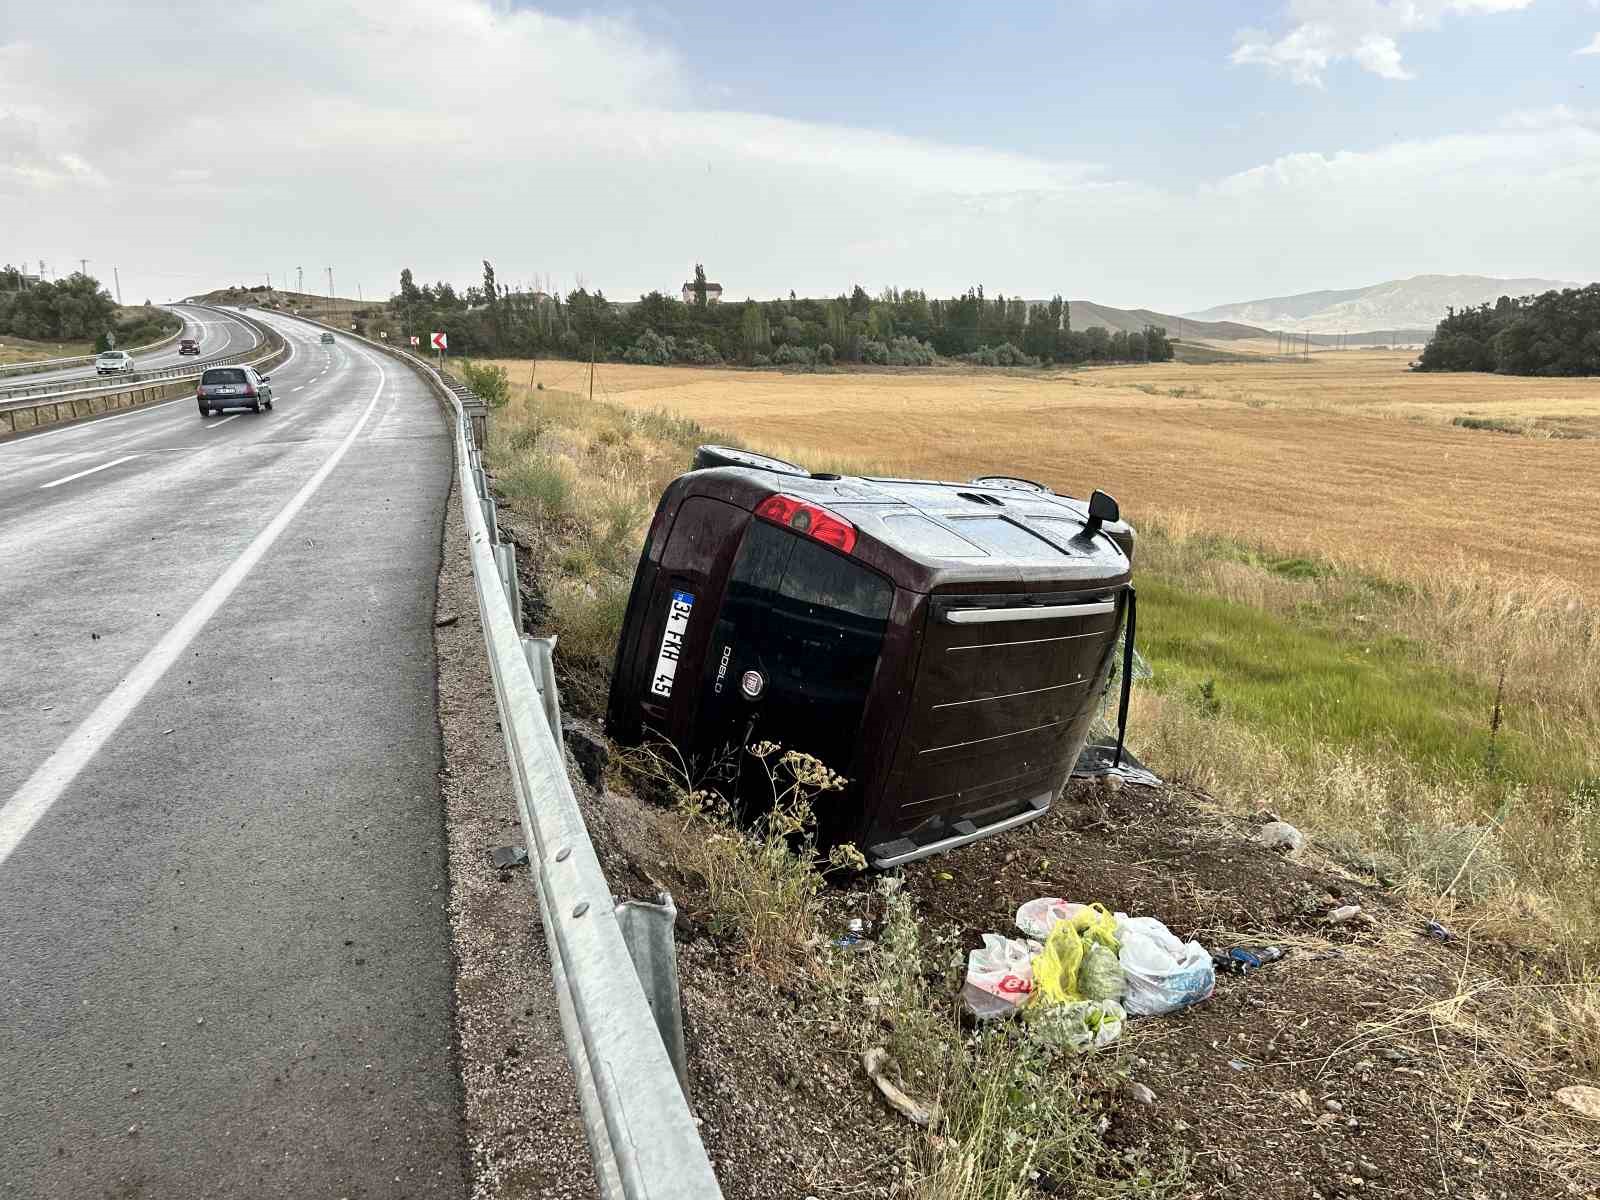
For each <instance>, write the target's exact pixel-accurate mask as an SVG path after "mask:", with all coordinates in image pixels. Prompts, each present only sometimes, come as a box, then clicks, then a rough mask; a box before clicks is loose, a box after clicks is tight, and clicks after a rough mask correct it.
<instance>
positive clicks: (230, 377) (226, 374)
mask: <svg viewBox="0 0 1600 1200" xmlns="http://www.w3.org/2000/svg"><path fill="white" fill-rule="evenodd" d="M200 382H201V383H245V382H246V380H245V376H244V372H243V371H241V370H240V369H239V368H238V367H213V368H211V370H209V371H207V372H206V373H205V374H204V375H202V376H200Z"/></svg>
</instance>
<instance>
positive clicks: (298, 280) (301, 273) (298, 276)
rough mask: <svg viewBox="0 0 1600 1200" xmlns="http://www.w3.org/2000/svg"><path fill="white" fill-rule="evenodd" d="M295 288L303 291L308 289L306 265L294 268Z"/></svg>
mask: <svg viewBox="0 0 1600 1200" xmlns="http://www.w3.org/2000/svg"><path fill="white" fill-rule="evenodd" d="M294 290H295V291H297V292H302V293H303V292H304V291H305V290H306V269H305V268H304V267H296V268H295V269H294Z"/></svg>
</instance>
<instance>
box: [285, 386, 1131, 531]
mask: <svg viewBox="0 0 1600 1200" xmlns="http://www.w3.org/2000/svg"><path fill="white" fill-rule="evenodd" d="M261 382H262V383H271V382H272V376H271V375H263V376H262V377H261ZM1095 494H1096V495H1099V493H1098V492H1096V493H1095ZM1116 506H1117V502H1116V501H1115V500H1113V501H1112V502H1111V507H1112V508H1115V507H1116ZM1111 519H1112V520H1113V521H1115V520H1116V518H1115V517H1112V518H1111Z"/></svg>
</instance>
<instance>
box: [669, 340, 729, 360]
mask: <svg viewBox="0 0 1600 1200" xmlns="http://www.w3.org/2000/svg"><path fill="white" fill-rule="evenodd" d="M672 360H673V361H674V362H680V363H692V364H694V365H696V366H716V365H718V364H719V363H721V362H722V355H721V354H719V353H717V348H716V347H715V346H713V345H712V344H711V343H710V342H703V341H701V340H700V339H699V338H684V339H683V341H681V342H679V343H677V345H676V347H675V348H674V349H673V352H672Z"/></svg>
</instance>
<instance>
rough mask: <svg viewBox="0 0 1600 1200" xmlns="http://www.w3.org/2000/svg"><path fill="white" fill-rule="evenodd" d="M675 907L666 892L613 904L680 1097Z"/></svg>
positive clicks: (683, 1061)
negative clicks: (651, 900) (654, 898)
mask: <svg viewBox="0 0 1600 1200" xmlns="http://www.w3.org/2000/svg"><path fill="white" fill-rule="evenodd" d="M677 920H678V908H677V906H676V905H675V904H673V903H672V894H671V893H670V892H662V893H661V902H660V903H659V904H650V903H647V902H646V901H643V900H624V901H622V902H621V903H620V904H618V905H617V924H618V925H619V926H621V927H622V940H623V941H624V942H626V943H627V946H628V954H629V955H630V956H631V957H632V958H633V969H634V970H635V971H637V972H638V974H639V982H640V984H641V985H643V987H644V998H645V1000H646V1001H647V1002H648V1003H649V1005H650V1011H651V1013H652V1014H654V1016H655V1019H656V1028H657V1029H659V1030H660V1031H661V1042H662V1044H663V1045H665V1046H666V1048H667V1057H668V1058H670V1059H671V1060H672V1069H673V1070H674V1071H676V1072H677V1073H678V1086H679V1087H680V1088H682V1089H683V1098H684V1100H685V1101H688V1099H689V1056H688V1054H687V1052H686V1051H685V1050H684V1047H683V999H682V997H681V995H680V993H679V991H678V943H677V940H676V939H675V937H674V932H673V931H674V927H675V925H676V922H677Z"/></svg>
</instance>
